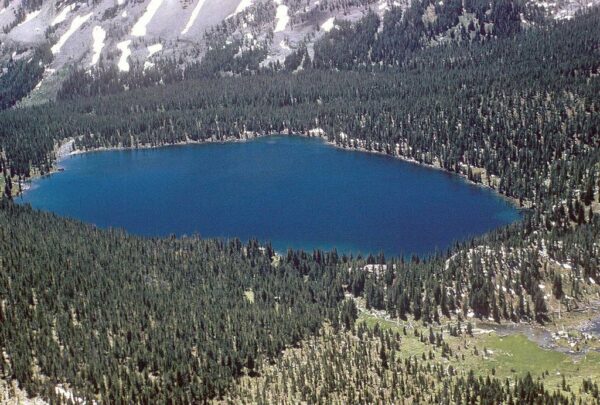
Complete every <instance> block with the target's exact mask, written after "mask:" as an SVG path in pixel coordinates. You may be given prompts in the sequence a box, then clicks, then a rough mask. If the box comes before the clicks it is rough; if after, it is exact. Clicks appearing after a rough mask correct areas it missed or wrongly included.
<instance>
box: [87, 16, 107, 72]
mask: <svg viewBox="0 0 600 405" xmlns="http://www.w3.org/2000/svg"><path fill="white" fill-rule="evenodd" d="M92 38H93V39H94V44H93V45H92V50H93V51H94V55H93V56H92V63H91V64H90V66H95V65H96V63H98V61H99V60H100V54H101V53H102V48H104V40H105V39H106V31H104V29H103V28H102V27H101V26H99V25H96V26H95V27H94V29H93V30H92Z"/></svg>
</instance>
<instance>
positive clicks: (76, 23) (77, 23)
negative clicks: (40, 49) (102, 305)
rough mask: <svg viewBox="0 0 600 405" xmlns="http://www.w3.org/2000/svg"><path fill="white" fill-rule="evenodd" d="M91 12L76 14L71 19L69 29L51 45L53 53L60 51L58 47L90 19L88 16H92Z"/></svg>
mask: <svg viewBox="0 0 600 405" xmlns="http://www.w3.org/2000/svg"><path fill="white" fill-rule="evenodd" d="M92 14H93V13H89V14H86V15H84V16H79V15H78V16H77V17H75V18H74V19H73V22H72V23H71V26H70V27H69V29H68V30H67V31H66V32H65V33H64V34H62V36H61V37H60V39H59V40H58V42H57V43H56V44H54V46H53V47H52V49H51V51H52V53H53V54H54V55H56V54H57V53H59V52H60V49H61V48H62V47H63V45H64V44H65V43H66V42H67V41H68V40H69V38H70V37H71V35H73V34H74V33H75V31H77V30H78V29H79V28H81V26H82V25H83V24H84V23H85V22H86V21H87V20H89V19H90V17H91V16H92Z"/></svg>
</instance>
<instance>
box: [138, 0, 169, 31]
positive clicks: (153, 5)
mask: <svg viewBox="0 0 600 405" xmlns="http://www.w3.org/2000/svg"><path fill="white" fill-rule="evenodd" d="M162 3H163V0H150V3H149V4H148V7H146V11H145V12H144V15H143V16H141V17H140V19H139V20H137V22H136V23H135V25H134V26H133V28H132V29H131V35H133V36H134V37H143V36H146V26H147V25H148V24H149V23H150V21H152V18H154V14H156V12H157V11H158V9H159V8H160V6H161V5H162Z"/></svg>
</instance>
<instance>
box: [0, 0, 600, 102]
mask: <svg viewBox="0 0 600 405" xmlns="http://www.w3.org/2000/svg"><path fill="white" fill-rule="evenodd" d="M408 3H409V2H407V1H405V0H197V1H187V0H144V1H128V0H99V1H95V2H81V1H74V0H63V1H56V2H54V1H40V0H38V1H26V0H7V1H5V2H4V5H3V8H2V9H1V10H0V28H1V29H2V31H1V33H0V66H2V68H3V70H4V72H8V71H9V70H10V64H11V63H14V62H15V61H24V62H26V63H33V64H38V66H39V67H42V68H43V70H42V72H41V73H39V74H36V76H35V82H36V83H35V85H34V86H33V87H32V88H33V92H32V94H31V96H30V97H29V98H28V99H26V100H25V104H31V103H32V102H43V101H46V100H48V99H52V98H54V97H55V96H56V93H57V91H58V89H59V87H60V83H61V82H62V81H63V80H64V78H65V77H66V76H67V72H66V68H67V67H68V66H76V67H78V68H81V69H85V70H89V69H92V68H96V67H101V68H107V67H110V66H116V67H117V68H118V70H119V71H121V72H128V71H130V70H131V69H132V68H133V67H134V66H139V67H140V68H143V69H147V68H151V67H152V66H154V64H155V63H156V62H157V61H165V60H169V61H176V62H177V64H179V65H180V66H181V67H182V68H184V67H185V66H186V65H188V64H190V63H193V62H198V61H199V60H201V59H202V57H203V56H204V55H205V53H206V52H207V50H209V49H213V48H216V47H225V46H230V45H232V44H233V45H234V46H235V50H234V51H235V52H238V53H243V52H248V51H255V50H257V49H261V50H263V51H264V52H263V53H262V54H261V57H260V58H261V64H262V65H263V66H267V65H269V64H270V63H283V61H284V59H285V58H286V56H288V55H289V54H290V53H292V52H293V51H294V50H295V49H298V47H300V46H303V45H306V46H307V48H308V52H309V54H312V44H313V43H314V41H315V40H317V39H318V38H320V37H321V36H322V34H323V33H325V32H330V31H331V30H334V29H337V28H338V27H339V23H340V22H341V21H350V22H354V21H357V20H359V19H360V18H362V17H363V16H364V15H366V14H367V13H368V12H370V11H372V12H374V13H376V14H377V15H379V17H382V16H383V14H384V12H385V11H387V10H389V9H390V8H392V7H401V8H404V7H405V6H407V5H408ZM595 3H597V0H590V1H588V2H581V1H579V0H571V1H564V0H561V1H558V2H539V3H536V4H538V5H539V6H540V7H541V9H542V10H544V12H545V13H547V14H549V15H551V16H553V17H555V18H557V19H564V18H572V16H573V15H574V14H575V13H576V12H578V11H579V10H581V9H584V8H587V7H589V6H592V5H593V4H595ZM432 4H433V3H432ZM443 5H444V2H443V1H441V2H439V3H438V6H443ZM431 7H433V6H430V8H428V9H427V10H426V12H425V13H424V14H423V20H424V21H429V22H433V21H435V19H436V18H437V17H436V12H435V10H434V9H433V8H431ZM462 14H463V17H462V20H461V22H462V23H463V24H465V26H466V25H467V24H468V23H469V22H470V21H471V17H472V16H471V14H469V13H468V12H466V11H465V10H463V12H462ZM522 19H523V21H522V23H523V24H524V25H528V24H531V22H530V21H528V20H527V18H526V17H523V18H522ZM457 29H458V27H454V28H452V29H450V30H449V31H448V32H445V33H443V34H442V35H440V37H439V38H438V40H441V41H442V42H443V40H444V38H445V37H449V36H450V35H451V34H452V31H456V30H457ZM39 47H46V48H49V49H50V55H49V56H50V57H49V58H47V59H45V60H44V61H39V60H37V59H33V58H32V55H33V53H34V50H35V49H36V48H39ZM30 90H31V89H27V90H26V91H24V94H28V93H30Z"/></svg>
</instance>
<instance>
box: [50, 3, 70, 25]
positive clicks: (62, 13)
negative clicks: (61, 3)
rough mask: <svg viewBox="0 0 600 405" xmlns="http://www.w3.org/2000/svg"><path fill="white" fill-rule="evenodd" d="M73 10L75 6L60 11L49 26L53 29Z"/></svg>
mask: <svg viewBox="0 0 600 405" xmlns="http://www.w3.org/2000/svg"><path fill="white" fill-rule="evenodd" d="M74 9H75V4H70V5H68V6H67V7H65V8H63V9H62V10H60V13H58V15H57V16H56V17H54V20H52V23H51V24H50V25H51V26H52V27H54V26H55V25H58V24H60V23H62V22H64V21H65V20H66V19H67V15H69V13H70V12H71V11H73V10H74Z"/></svg>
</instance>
